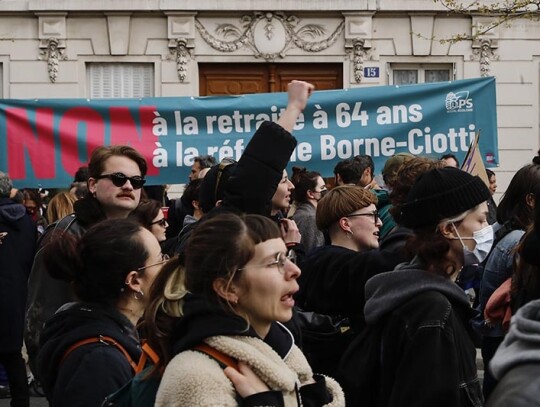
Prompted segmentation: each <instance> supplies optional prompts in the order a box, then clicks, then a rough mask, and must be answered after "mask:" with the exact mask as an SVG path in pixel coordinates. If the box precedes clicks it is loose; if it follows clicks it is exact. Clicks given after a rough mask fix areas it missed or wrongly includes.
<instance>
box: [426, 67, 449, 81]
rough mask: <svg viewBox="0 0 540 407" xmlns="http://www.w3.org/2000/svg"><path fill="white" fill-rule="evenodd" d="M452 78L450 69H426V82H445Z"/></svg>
mask: <svg viewBox="0 0 540 407" xmlns="http://www.w3.org/2000/svg"><path fill="white" fill-rule="evenodd" d="M449 80H450V71H449V70H448V69H426V82H444V81H449Z"/></svg>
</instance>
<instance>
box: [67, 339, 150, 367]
mask: <svg viewBox="0 0 540 407" xmlns="http://www.w3.org/2000/svg"><path fill="white" fill-rule="evenodd" d="M98 342H100V343H103V344H105V345H113V346H115V347H116V348H117V349H118V350H119V351H120V352H122V353H123V354H124V356H125V358H126V359H127V361H128V363H129V365H130V366H131V368H132V369H133V371H135V373H137V367H138V366H137V364H136V363H135V362H134V361H133V359H131V356H129V353H128V352H127V350H126V349H125V348H124V347H123V346H122V345H120V344H119V343H118V342H117V341H116V340H115V339H113V338H111V337H110V336H104V335H99V336H96V337H93V338H86V339H81V340H80V341H78V342H75V343H74V344H73V345H71V346H70V347H69V348H68V350H66V351H65V352H64V355H63V356H62V359H61V360H60V364H62V363H64V361H65V360H66V358H67V357H68V356H69V354H70V353H71V352H73V351H74V350H75V349H77V348H80V347H81V346H84V345H88V344H90V343H98ZM152 352H153V350H152ZM154 355H155V353H154ZM156 356H157V355H156Z"/></svg>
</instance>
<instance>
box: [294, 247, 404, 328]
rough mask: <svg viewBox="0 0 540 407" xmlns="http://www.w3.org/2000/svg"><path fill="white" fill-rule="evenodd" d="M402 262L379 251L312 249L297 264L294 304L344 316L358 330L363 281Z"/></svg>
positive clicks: (306, 308) (361, 319)
mask: <svg viewBox="0 0 540 407" xmlns="http://www.w3.org/2000/svg"><path fill="white" fill-rule="evenodd" d="M404 260H405V259H404V258H403V256H401V255H396V254H395V253H389V252H381V251H379V250H371V251H367V252H356V251H354V250H350V249H346V248H344V247H340V246H332V245H328V246H321V247H318V248H315V249H314V250H312V251H311V252H310V253H309V254H308V256H307V257H306V259H305V260H304V262H303V263H302V264H301V269H302V274H301V276H300V278H299V280H298V284H299V285H300V291H299V293H298V294H297V297H296V300H297V305H298V306H299V307H300V308H301V309H303V310H304V311H313V312H317V313H322V314H329V315H346V316H348V317H349V318H352V320H353V321H352V322H353V324H355V325H358V328H360V327H361V326H362V325H363V319H364V318H363V312H362V310H363V309H364V304H365V297H364V289H365V285H366V282H367V281H368V280H369V279H370V278H371V277H372V276H374V275H376V274H379V273H383V272H385V271H390V270H393V269H394V267H395V266H396V265H397V264H399V263H401V262H403V261H404Z"/></svg>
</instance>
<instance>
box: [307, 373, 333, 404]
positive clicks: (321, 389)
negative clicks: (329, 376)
mask: <svg viewBox="0 0 540 407" xmlns="http://www.w3.org/2000/svg"><path fill="white" fill-rule="evenodd" d="M313 378H314V379H315V383H311V384H306V385H304V386H302V387H300V397H301V398H302V405H303V406H306V407H320V406H323V405H325V404H328V403H331V402H332V395H331V394H330V393H329V392H328V389H327V387H326V380H325V378H324V376H322V375H317V374H316V375H313Z"/></svg>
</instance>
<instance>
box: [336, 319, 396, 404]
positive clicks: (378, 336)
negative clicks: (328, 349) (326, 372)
mask: <svg viewBox="0 0 540 407" xmlns="http://www.w3.org/2000/svg"><path fill="white" fill-rule="evenodd" d="M384 325H385V324H383V323H381V322H379V323H378V324H376V325H372V326H368V327H367V328H364V329H363V330H362V331H361V332H360V333H359V334H358V335H357V336H356V338H355V339H354V340H353V341H352V342H351V344H350V345H349V347H348V348H347V350H346V351H345V353H344V354H343V357H342V358H341V361H340V363H339V367H338V373H337V375H336V379H337V380H338V382H339V383H340V384H341V386H342V388H343V391H344V393H345V400H346V402H347V405H348V406H372V407H373V406H376V405H377V400H380V397H379V396H380V395H379V394H378V392H379V391H380V390H379V389H381V386H380V380H381V379H380V377H381V372H382V362H383V351H384V349H383V342H382V331H383V329H384Z"/></svg>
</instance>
